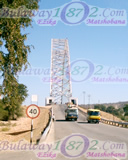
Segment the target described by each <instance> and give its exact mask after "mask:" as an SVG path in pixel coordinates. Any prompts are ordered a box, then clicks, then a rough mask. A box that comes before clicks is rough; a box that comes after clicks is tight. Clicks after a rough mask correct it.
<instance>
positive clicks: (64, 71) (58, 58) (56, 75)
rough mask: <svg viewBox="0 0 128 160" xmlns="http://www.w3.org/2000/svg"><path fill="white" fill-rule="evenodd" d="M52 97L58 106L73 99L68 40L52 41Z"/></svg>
mask: <svg viewBox="0 0 128 160" xmlns="http://www.w3.org/2000/svg"><path fill="white" fill-rule="evenodd" d="M50 96H51V97H53V99H54V103H57V104H64V103H66V102H69V99H70V98H71V97H72V86H71V73H70V54H69V45H68V40H67V39H52V40H51V82H50Z"/></svg>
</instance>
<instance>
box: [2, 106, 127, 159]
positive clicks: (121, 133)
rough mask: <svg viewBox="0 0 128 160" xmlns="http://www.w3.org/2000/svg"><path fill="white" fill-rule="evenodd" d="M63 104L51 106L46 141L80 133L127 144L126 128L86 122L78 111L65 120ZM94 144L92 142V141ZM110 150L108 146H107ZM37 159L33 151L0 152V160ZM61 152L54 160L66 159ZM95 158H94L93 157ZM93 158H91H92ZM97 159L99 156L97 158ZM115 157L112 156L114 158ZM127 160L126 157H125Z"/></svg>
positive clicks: (93, 137)
mask: <svg viewBox="0 0 128 160" xmlns="http://www.w3.org/2000/svg"><path fill="white" fill-rule="evenodd" d="M64 110H65V106H53V111H54V114H55V117H56V121H54V122H53V123H52V127H51V131H50V133H49V135H48V137H47V139H46V141H45V142H46V143H51V142H52V141H58V140H61V139H64V138H65V137H66V136H69V135H71V134H72V133H80V134H83V135H85V136H86V137H88V138H89V140H90V141H92V140H97V141H98V143H100V142H101V141H104V142H108V141H113V142H118V144H122V143H123V142H125V143H126V144H127V145H128V129H125V128H119V127H114V126H109V125H106V124H102V123H100V124H88V123H87V122H86V117H85V115H83V114H81V113H79V119H78V121H77V122H75V121H65V117H64ZM93 144H94V143H93ZM108 148H109V150H110V146H108ZM8 159H9V160H26V159H27V160H37V159H38V158H36V157H35V154H34V153H33V152H16V153H6V154H5V153H1V154H0V160H8ZM43 159H44V160H45V158H43ZM66 159H68V158H65V157H64V156H63V155H62V154H58V156H57V158H56V160H66ZM92 159H93V158H92ZM94 159H95V158H94ZM94 159H93V160H94ZM97 159H99V158H97ZM114 159H115V158H113V160H114ZM76 160H86V158H85V156H82V157H80V158H76ZM126 160H128V158H126Z"/></svg>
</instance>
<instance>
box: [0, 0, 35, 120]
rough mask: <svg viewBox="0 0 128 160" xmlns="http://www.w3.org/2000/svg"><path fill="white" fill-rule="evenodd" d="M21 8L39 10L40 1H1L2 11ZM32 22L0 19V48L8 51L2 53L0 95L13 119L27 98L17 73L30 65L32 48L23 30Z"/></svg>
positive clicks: (17, 19) (0, 54) (27, 19)
mask: <svg viewBox="0 0 128 160" xmlns="http://www.w3.org/2000/svg"><path fill="white" fill-rule="evenodd" d="M21 6H25V7H26V8H28V9H31V10H33V9H38V0H4V1H2V2H1V1H0V9H3V8H4V7H8V8H11V9H17V8H18V7H21ZM31 22H32V19H31V17H29V16H27V15H26V18H22V17H20V18H0V46H2V47H4V48H5V51H6V52H4V51H2V50H1V51H0V74H1V76H2V77H3V84H2V86H1V88H0V94H2V95H3V97H4V98H3V103H4V106H5V108H6V109H8V113H9V116H11V117H12V119H14V115H15V111H16V108H17V107H18V106H19V105H20V104H21V103H22V101H23V100H24V99H25V97H26V96H25V95H24V93H23V92H22V91H23V90H22V89H23V88H24V87H25V86H24V87H23V85H22V86H21V85H20V84H19V83H18V80H17V79H18V75H17V73H18V72H19V71H21V70H22V69H23V67H24V68H26V67H27V65H28V60H27V58H28V53H29V52H30V46H28V45H25V40H26V39H27V34H25V33H24V34H23V32H21V30H22V29H25V28H26V27H28V26H31ZM19 93H21V94H23V95H22V96H21V95H19ZM20 98H21V99H20Z"/></svg>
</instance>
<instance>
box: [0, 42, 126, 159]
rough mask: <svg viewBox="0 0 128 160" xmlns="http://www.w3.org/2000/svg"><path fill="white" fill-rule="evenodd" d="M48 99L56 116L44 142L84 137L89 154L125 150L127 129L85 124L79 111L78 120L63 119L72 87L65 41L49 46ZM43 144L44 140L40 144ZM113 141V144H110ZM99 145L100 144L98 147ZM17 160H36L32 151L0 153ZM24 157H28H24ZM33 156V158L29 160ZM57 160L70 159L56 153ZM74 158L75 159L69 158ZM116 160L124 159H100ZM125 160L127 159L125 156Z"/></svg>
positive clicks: (57, 142)
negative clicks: (68, 137) (75, 136)
mask: <svg viewBox="0 0 128 160" xmlns="http://www.w3.org/2000/svg"><path fill="white" fill-rule="evenodd" d="M50 96H51V97H53V99H54V103H56V105H55V104H54V105H51V108H52V111H53V114H55V121H54V122H52V123H51V126H50V131H49V133H48V135H47V137H46V139H45V142H46V143H51V142H53V143H56V144H58V145H59V140H61V139H63V138H65V137H66V136H69V135H71V134H78V133H79V134H81V135H85V136H86V137H88V139H89V141H90V142H89V149H90V150H89V151H90V152H96V151H97V152H98V153H99V152H101V150H100V149H101V148H102V151H104V152H108V151H113V150H117V154H118V151H119V148H114V147H116V146H120V145H124V144H126V146H127V148H128V129H127V128H121V127H116V126H112V125H107V124H105V123H100V124H90V123H87V120H86V119H87V114H86V113H85V114H83V113H82V112H81V111H80V110H79V118H78V120H77V121H66V120H65V109H66V105H65V104H64V103H65V102H68V101H69V99H70V98H71V97H72V86H71V74H70V54H69V46H68V40H67V39H53V40H52V47H51V84H50ZM42 142H44V140H43V139H41V140H40V143H42ZM111 142H112V143H111ZM100 144H101V145H100ZM121 152H125V153H126V154H127V149H126V148H125V145H124V148H122V150H121ZM17 157H22V158H21V159H30V160H37V157H35V154H34V153H32V152H28V153H24V158H23V153H22V152H18V153H17V152H16V153H15V155H14V154H12V153H10V154H8V155H4V153H3V154H1V156H0V160H5V159H7V158H9V159H10V160H12V159H13V160H17ZM26 157H27V158H26ZM32 157H33V158H32ZM55 159H57V160H66V159H69V158H66V157H64V156H63V155H62V154H58V156H57V157H56V158H55ZM72 159H74V158H72ZM76 159H77V160H86V159H88V158H87V157H85V154H84V155H82V156H81V157H77V158H76ZM92 159H93V158H92ZM95 159H102V158H94V159H93V160H95ZM103 159H104V160H106V159H113V160H116V159H117V160H119V159H124V158H116V157H115V156H112V157H111V158H107V157H105V158H103ZM125 159H126V160H127V159H128V157H127V158H126V157H125Z"/></svg>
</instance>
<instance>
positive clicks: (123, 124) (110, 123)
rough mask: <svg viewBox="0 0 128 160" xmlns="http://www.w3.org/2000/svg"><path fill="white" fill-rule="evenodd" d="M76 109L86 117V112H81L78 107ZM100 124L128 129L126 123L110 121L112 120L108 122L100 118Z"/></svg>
mask: <svg viewBox="0 0 128 160" xmlns="http://www.w3.org/2000/svg"><path fill="white" fill-rule="evenodd" d="M78 109H79V111H80V112H81V113H82V114H84V115H87V113H86V111H83V110H82V109H81V108H80V107H78ZM100 122H102V123H105V124H109V125H113V126H117V127H123V128H128V123H127V122H118V121H112V120H108V119H104V118H101V121H100Z"/></svg>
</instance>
